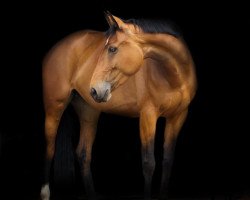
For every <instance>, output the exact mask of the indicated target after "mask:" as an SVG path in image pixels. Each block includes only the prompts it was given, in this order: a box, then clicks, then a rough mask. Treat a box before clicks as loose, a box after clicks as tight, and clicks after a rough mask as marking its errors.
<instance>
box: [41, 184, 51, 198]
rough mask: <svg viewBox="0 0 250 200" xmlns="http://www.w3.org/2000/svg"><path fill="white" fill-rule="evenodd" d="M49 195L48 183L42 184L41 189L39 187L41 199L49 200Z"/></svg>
mask: <svg viewBox="0 0 250 200" xmlns="http://www.w3.org/2000/svg"><path fill="white" fill-rule="evenodd" d="M49 197H50V190H49V184H48V183H46V184H45V185H43V186H42V189H41V199H42V200H49Z"/></svg>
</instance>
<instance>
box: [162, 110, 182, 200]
mask: <svg viewBox="0 0 250 200" xmlns="http://www.w3.org/2000/svg"><path fill="white" fill-rule="evenodd" d="M186 116H187V110H185V111H183V112H182V113H180V114H178V115H176V116H174V117H171V118H169V119H168V120H167V123H166V127H165V133H164V147H163V151H164V152H163V162H162V181H161V190H160V199H161V200H165V199H167V189H168V182H169V178H170V173H171V168H172V164H173V158H174V150H175V144H176V140H177V137H178V134H179V132H180V129H181V127H182V125H183V123H184V121H185V119H186Z"/></svg>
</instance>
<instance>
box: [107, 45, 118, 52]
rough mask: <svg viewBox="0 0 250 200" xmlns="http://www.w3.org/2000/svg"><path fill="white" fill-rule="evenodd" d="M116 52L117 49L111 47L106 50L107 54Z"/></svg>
mask: <svg viewBox="0 0 250 200" xmlns="http://www.w3.org/2000/svg"><path fill="white" fill-rule="evenodd" d="M117 50H118V49H117V47H112V46H110V47H109V48H108V51H109V53H116V52H117Z"/></svg>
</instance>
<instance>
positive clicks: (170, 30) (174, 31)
mask: <svg viewBox="0 0 250 200" xmlns="http://www.w3.org/2000/svg"><path fill="white" fill-rule="evenodd" d="M123 21H124V22H125V23H129V24H134V25H136V26H138V27H139V28H141V29H142V31H143V32H144V33H165V34H170V35H173V36H175V37H182V33H181V31H180V28H179V27H178V26H177V25H176V24H175V23H173V22H172V21H165V20H154V19H129V20H123ZM115 31H116V28H115V27H110V29H109V30H108V31H107V32H106V35H112V34H114V33H115Z"/></svg>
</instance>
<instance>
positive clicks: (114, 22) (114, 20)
mask: <svg viewBox="0 0 250 200" xmlns="http://www.w3.org/2000/svg"><path fill="white" fill-rule="evenodd" d="M104 14H105V18H106V20H107V22H108V24H109V26H110V27H112V26H113V27H115V28H119V29H123V28H125V27H126V24H125V23H124V22H123V21H122V20H121V19H120V18H119V17H116V16H114V15H112V14H111V13H110V12H109V11H106V12H104Z"/></svg>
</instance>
